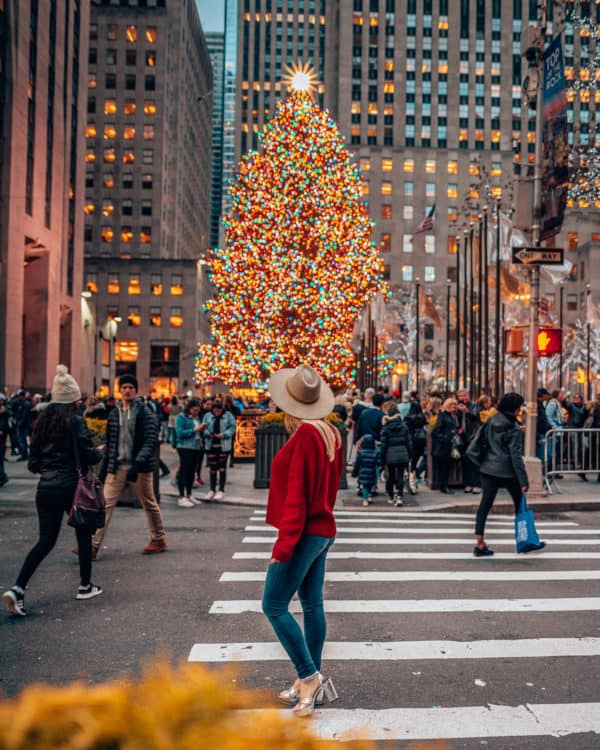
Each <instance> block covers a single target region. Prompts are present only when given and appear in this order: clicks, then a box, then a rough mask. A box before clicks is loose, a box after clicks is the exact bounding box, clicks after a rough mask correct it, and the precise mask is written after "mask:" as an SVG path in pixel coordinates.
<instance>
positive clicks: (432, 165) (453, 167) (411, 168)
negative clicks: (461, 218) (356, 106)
mask: <svg viewBox="0 0 600 750" xmlns="http://www.w3.org/2000/svg"><path fill="white" fill-rule="evenodd" d="M372 161H373V160H372V159H371V157H368V156H362V157H360V161H359V163H360V168H361V170H362V171H363V172H369V171H370V170H371V162H372ZM422 165H423V169H424V172H425V174H437V172H438V161H437V160H436V159H425V160H423V161H422ZM440 166H441V165H440ZM400 168H401V171H402V172H404V173H406V174H414V172H415V160H414V159H413V158H410V157H407V158H405V159H402V164H401V166H400ZM446 170H447V172H448V174H454V175H457V174H458V173H459V164H458V159H448V161H447V164H446ZM381 171H382V172H393V171H394V160H393V159H388V158H383V159H382V160H381ZM442 171H443V169H442ZM469 175H471V176H475V177H476V176H478V175H479V165H478V164H477V162H475V161H473V162H471V163H470V164H469ZM490 175H491V176H492V177H500V176H501V175H502V162H500V161H493V162H492V164H491V168H490Z"/></svg>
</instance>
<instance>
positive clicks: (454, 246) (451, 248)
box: [448, 237, 458, 255]
mask: <svg viewBox="0 0 600 750" xmlns="http://www.w3.org/2000/svg"><path fill="white" fill-rule="evenodd" d="M457 253H458V238H457V237H448V255H456V254H457Z"/></svg>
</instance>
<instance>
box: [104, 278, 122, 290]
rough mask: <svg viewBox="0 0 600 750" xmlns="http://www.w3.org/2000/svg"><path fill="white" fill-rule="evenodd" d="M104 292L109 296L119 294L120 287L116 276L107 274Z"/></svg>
mask: <svg viewBox="0 0 600 750" xmlns="http://www.w3.org/2000/svg"><path fill="white" fill-rule="evenodd" d="M106 291H107V292H108V293H109V294H119V292H120V291H121V285H120V284H119V276H118V274H109V277H108V286H107V288H106Z"/></svg>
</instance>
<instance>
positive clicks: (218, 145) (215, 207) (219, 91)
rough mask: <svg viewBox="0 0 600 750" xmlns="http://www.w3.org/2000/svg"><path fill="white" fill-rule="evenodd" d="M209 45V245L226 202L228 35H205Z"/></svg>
mask: <svg viewBox="0 0 600 750" xmlns="http://www.w3.org/2000/svg"><path fill="white" fill-rule="evenodd" d="M206 44H207V46H208V51H209V54H210V59H211V61H212V66H213V87H212V91H211V92H207V94H206V95H207V96H210V100H211V104H212V139H211V142H212V181H211V189H210V246H211V247H217V246H218V244H219V230H220V226H221V205H222V202H223V96H224V73H225V36H224V35H223V34H220V33H216V32H210V33H207V34H206Z"/></svg>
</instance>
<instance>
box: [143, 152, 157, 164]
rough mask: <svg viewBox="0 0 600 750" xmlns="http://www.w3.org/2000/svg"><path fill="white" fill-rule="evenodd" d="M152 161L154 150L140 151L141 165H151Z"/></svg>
mask: <svg viewBox="0 0 600 750" xmlns="http://www.w3.org/2000/svg"><path fill="white" fill-rule="evenodd" d="M153 161H154V149H151V148H145V149H144V150H143V151H142V164H152V162H153Z"/></svg>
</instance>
